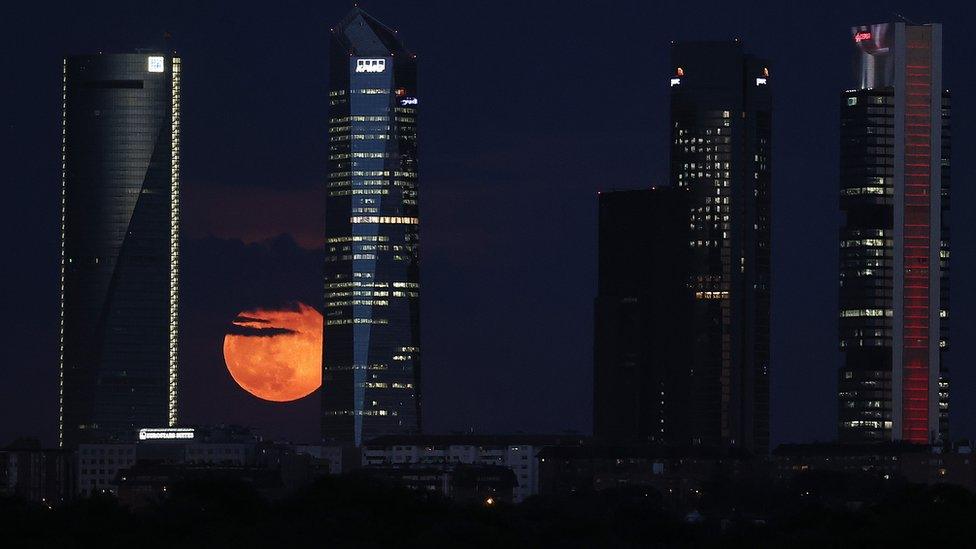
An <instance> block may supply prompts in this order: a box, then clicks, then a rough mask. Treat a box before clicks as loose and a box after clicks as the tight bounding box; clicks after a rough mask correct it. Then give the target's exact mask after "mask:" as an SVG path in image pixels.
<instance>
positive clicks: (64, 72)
mask: <svg viewBox="0 0 976 549" xmlns="http://www.w3.org/2000/svg"><path fill="white" fill-rule="evenodd" d="M67 118H68V60H67V59H63V60H62V61H61V295H60V297H61V300H60V305H61V310H60V325H59V327H58V447H59V448H63V447H64V222H65V220H64V217H65V211H66V210H65V206H66V204H65V181H66V178H67V166H66V165H65V164H66V161H67V156H66V154H65V145H66V134H65V128H66V127H67V124H68V120H67Z"/></svg>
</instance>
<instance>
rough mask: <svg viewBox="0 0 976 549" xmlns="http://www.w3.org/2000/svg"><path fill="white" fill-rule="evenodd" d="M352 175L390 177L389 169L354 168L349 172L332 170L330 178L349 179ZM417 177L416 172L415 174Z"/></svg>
mask: <svg viewBox="0 0 976 549" xmlns="http://www.w3.org/2000/svg"><path fill="white" fill-rule="evenodd" d="M350 176H352V177H389V176H390V172H389V170H353V171H349V172H332V173H330V174H329V179H347V178H349V177H350ZM414 177H416V174H414Z"/></svg>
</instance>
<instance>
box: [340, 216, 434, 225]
mask: <svg viewBox="0 0 976 549" xmlns="http://www.w3.org/2000/svg"><path fill="white" fill-rule="evenodd" d="M349 222H350V223H379V224H381V225H417V224H419V223H420V220H419V219H418V218H416V217H400V216H375V215H370V216H353V217H350V218H349Z"/></svg>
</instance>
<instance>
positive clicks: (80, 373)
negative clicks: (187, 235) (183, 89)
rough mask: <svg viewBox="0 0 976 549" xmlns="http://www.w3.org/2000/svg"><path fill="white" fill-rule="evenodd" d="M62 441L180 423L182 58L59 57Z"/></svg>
mask: <svg viewBox="0 0 976 549" xmlns="http://www.w3.org/2000/svg"><path fill="white" fill-rule="evenodd" d="M62 103H63V105H62V108H63V113H62V114H63V132H62V146H61V155H62V170H63V171H62V217H61V219H62V221H61V223H62V225H61V233H62V238H61V342H60V344H61V350H60V418H59V427H60V443H61V445H63V446H66V447H69V448H70V447H75V446H77V444H78V443H80V442H90V441H117V440H127V439H130V438H133V437H135V432H136V429H138V428H140V427H162V426H167V425H169V426H172V425H174V424H175V423H176V420H177V400H176V397H177V393H176V383H177V379H176V374H177V335H178V331H177V326H178V322H177V320H178V319H177V313H178V304H179V297H178V296H179V292H178V289H179V224H180V201H179V181H180V154H179V147H180V59H179V58H178V57H175V56H173V55H171V54H169V53H159V52H151V53H148V52H147V53H127V54H111V55H109V54H104V55H103V54H99V55H85V56H75V57H68V58H67V59H65V61H64V78H63V99H62Z"/></svg>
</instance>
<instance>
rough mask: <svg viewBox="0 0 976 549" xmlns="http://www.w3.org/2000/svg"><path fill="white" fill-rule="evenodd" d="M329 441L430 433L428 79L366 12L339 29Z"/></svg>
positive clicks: (330, 208) (331, 198) (328, 329)
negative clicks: (426, 417)
mask: <svg viewBox="0 0 976 549" xmlns="http://www.w3.org/2000/svg"><path fill="white" fill-rule="evenodd" d="M329 59H330V74H329V163H328V166H329V176H328V182H327V198H326V221H325V223H326V244H325V245H326V264H325V328H324V330H325V337H324V342H325V344H324V350H323V360H322V384H323V386H322V438H323V440H325V441H326V442H328V443H332V444H337V445H356V446H358V445H360V444H362V443H363V442H365V441H367V440H369V439H371V438H374V437H377V436H380V435H390V434H404V433H411V432H417V431H419V430H420V417H421V415H420V410H421V407H420V403H421V401H420V315H419V302H420V271H419V258H420V251H419V240H418V236H419V223H420V218H419V213H418V204H417V111H418V103H419V99H418V94H417V69H416V56H415V55H413V54H412V53H411V52H410V51H408V50H407V49H406V48H405V47H404V45H403V43H402V42H401V41H400V39H399V38H398V37H397V35H396V31H394V30H392V29H390V28H389V27H387V26H386V25H384V24H383V23H381V22H379V21H377V20H376V19H375V18H373V17H372V16H370V15H369V14H367V13H366V12H364V11H363V10H361V9H359V8H358V7H357V8H354V9H353V10H352V11H351V12H350V13H349V14H348V15H347V16H346V17H344V18H343V19H342V21H341V22H340V23H339V25H338V26H337V27H335V28H334V29H332V40H331V49H330V58H329Z"/></svg>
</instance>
